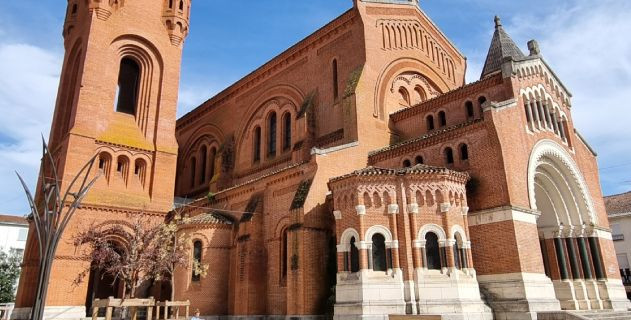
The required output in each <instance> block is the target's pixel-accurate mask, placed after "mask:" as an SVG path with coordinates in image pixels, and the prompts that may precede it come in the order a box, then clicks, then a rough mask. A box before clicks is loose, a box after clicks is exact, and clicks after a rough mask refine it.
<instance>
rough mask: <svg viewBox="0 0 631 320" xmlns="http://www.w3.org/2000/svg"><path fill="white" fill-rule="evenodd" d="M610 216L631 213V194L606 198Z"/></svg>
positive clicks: (606, 206)
mask: <svg viewBox="0 0 631 320" xmlns="http://www.w3.org/2000/svg"><path fill="white" fill-rule="evenodd" d="M605 208H606V209H607V214H608V215H610V216H611V215H615V214H621V213H631V192H627V193H622V194H617V195H613V196H608V197H605Z"/></svg>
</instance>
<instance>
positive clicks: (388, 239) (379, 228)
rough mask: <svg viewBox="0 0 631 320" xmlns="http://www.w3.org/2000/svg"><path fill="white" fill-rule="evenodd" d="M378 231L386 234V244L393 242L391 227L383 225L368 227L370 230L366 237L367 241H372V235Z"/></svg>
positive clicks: (367, 231)
mask: <svg viewBox="0 0 631 320" xmlns="http://www.w3.org/2000/svg"><path fill="white" fill-rule="evenodd" d="M377 233H380V234H381V235H383V236H384V238H386V246H390V245H391V244H392V233H391V232H390V229H388V228H386V227H384V226H382V225H374V226H372V227H370V228H368V230H366V236H365V238H364V239H366V241H371V240H370V239H372V236H374V235H375V234H377Z"/></svg>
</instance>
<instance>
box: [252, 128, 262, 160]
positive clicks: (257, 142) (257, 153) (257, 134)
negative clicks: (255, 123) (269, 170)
mask: <svg viewBox="0 0 631 320" xmlns="http://www.w3.org/2000/svg"><path fill="white" fill-rule="evenodd" d="M252 140H253V144H254V145H253V148H252V149H254V150H253V152H254V159H253V160H254V162H255V163H256V162H259V161H261V127H256V129H254V139H252Z"/></svg>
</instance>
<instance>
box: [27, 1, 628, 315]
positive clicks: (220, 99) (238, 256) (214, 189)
mask: <svg viewBox="0 0 631 320" xmlns="http://www.w3.org/2000/svg"><path fill="white" fill-rule="evenodd" d="M190 10H191V3H190V0H162V1H159V0H69V1H68V11H67V16H66V21H65V24H64V30H63V36H64V45H65V48H66V55H65V59H64V64H63V71H62V74H61V83H60V86H59V93H58V98H57V105H56V108H55V115H54V119H53V125H52V130H51V135H50V145H51V149H52V152H53V156H54V158H55V159H56V160H57V162H58V167H59V169H58V170H59V172H60V174H63V177H64V179H63V181H62V183H63V184H64V185H66V184H68V183H69V181H68V180H69V177H72V176H73V175H74V174H76V173H77V172H78V170H79V168H80V167H81V166H82V165H83V164H84V163H85V162H86V161H87V160H88V159H89V158H90V157H92V156H93V155H95V154H98V155H99V161H98V166H99V169H100V170H101V172H102V174H103V176H102V178H101V179H100V180H99V181H98V183H97V185H96V186H95V187H94V188H93V189H92V191H91V192H90V194H89V196H88V197H87V198H86V199H85V200H84V202H83V206H82V207H81V209H80V211H79V212H78V213H77V215H76V217H75V219H74V221H72V223H71V225H70V226H69V228H68V230H67V232H66V235H65V238H66V241H65V242H64V244H62V245H61V247H60V249H59V251H58V252H57V256H56V260H55V264H54V266H53V271H52V278H51V283H50V285H49V288H50V289H49V293H48V298H47V301H48V308H47V315H48V318H49V319H80V318H82V317H85V316H86V306H88V305H89V304H90V303H91V301H92V299H94V298H104V297H107V296H115V295H116V294H117V292H116V290H114V289H113V288H111V286H110V287H109V288H108V287H107V285H106V284H104V283H99V281H100V280H99V279H101V278H100V277H92V280H91V281H90V282H87V281H86V283H82V284H80V285H79V286H75V285H73V280H74V279H75V277H76V275H77V273H78V272H80V271H81V270H84V269H85V268H86V266H89V264H90V261H85V259H83V258H81V257H80V256H78V255H77V253H76V250H75V248H74V246H72V244H71V243H69V239H72V237H73V235H74V234H76V232H78V230H80V229H81V228H82V227H85V225H86V224H90V223H96V224H97V225H115V224H120V225H123V226H125V225H128V224H129V221H130V220H131V219H132V217H134V216H139V215H142V216H145V217H150V218H152V219H156V220H164V219H165V217H166V216H167V214H168V213H169V212H170V211H171V210H172V208H173V204H174V199H175V202H176V203H177V204H179V205H180V206H182V205H183V208H185V209H184V211H185V214H187V215H188V216H190V218H191V219H190V220H189V221H188V223H187V224H185V225H182V226H181V232H183V233H187V234H190V235H191V237H192V239H193V243H194V244H193V250H192V252H191V261H193V259H200V260H201V261H202V262H203V263H205V264H208V265H209V267H210V273H209V275H208V276H207V277H195V276H191V274H192V272H191V270H190V269H189V270H180V272H178V274H177V275H176V277H177V281H176V283H177V284H178V285H177V286H176V287H175V288H172V290H175V294H176V298H177V299H179V300H186V299H189V300H191V302H192V305H193V308H199V309H200V311H201V313H202V315H205V316H209V317H216V316H229V317H230V316H231V317H233V318H234V319H247V318H254V317H256V318H257V319H261V318H268V319H286V318H287V319H288V318H289V317H291V319H294V318H296V319H318V318H321V317H322V316H323V315H325V314H327V312H329V313H330V311H327V306H333V310H334V316H335V318H336V319H340V320H346V319H348V320H355V319H357V320H359V319H387V318H388V315H406V314H407V315H426V314H431V315H442V316H443V319H493V318H495V319H538V318H539V319H542V316H541V315H542V314H543V313H545V312H560V311H561V310H601V309H604V310H609V309H613V310H626V309H627V307H629V306H630V305H629V303H628V301H627V300H626V295H625V290H624V287H623V286H622V282H621V280H620V275H619V273H618V266H617V262H616V256H615V252H614V248H613V243H612V238H611V231H610V229H609V225H608V222H607V216H606V213H605V208H604V205H603V200H602V193H601V188H600V184H599V177H598V167H597V163H596V154H595V153H594V151H593V150H592V149H591V148H590V147H589V145H588V144H587V142H586V141H585V140H584V139H583V138H582V137H581V135H580V134H579V132H578V131H576V129H575V128H574V125H573V122H572V103H571V93H570V92H569V91H568V88H566V87H565V86H564V85H563V83H562V81H561V79H559V78H558V77H557V75H556V74H555V73H554V71H553V70H552V69H551V68H550V67H549V65H548V64H547V63H546V61H545V59H544V58H543V56H542V53H541V51H540V49H539V46H538V44H537V42H536V41H530V42H529V43H528V52H526V53H524V51H522V50H521V49H520V47H519V46H518V45H516V44H515V43H514V42H513V40H512V39H511V38H510V36H509V35H508V33H507V32H506V30H505V29H504V28H503V26H502V23H501V21H500V19H499V18H496V19H495V34H494V35H493V39H492V40H491V44H490V49H489V53H488V56H487V58H486V63H485V65H484V70H483V72H482V75H481V77H480V80H479V81H477V82H474V83H470V84H467V83H465V72H466V70H467V60H466V58H465V57H464V56H463V54H462V53H461V52H460V51H458V49H457V48H456V47H455V45H454V44H453V43H452V42H451V41H450V40H449V39H448V38H447V37H446V36H445V35H444V34H443V33H442V32H441V31H440V30H439V29H438V27H437V26H436V25H435V24H434V23H432V21H431V20H430V19H429V18H428V17H427V15H426V14H425V13H424V12H423V11H422V10H421V9H420V7H419V4H418V0H354V1H353V7H352V8H351V9H350V10H348V11H347V12H345V13H343V14H342V15H340V16H339V17H338V18H336V19H335V20H333V21H331V22H330V23H329V24H327V25H326V26H324V27H322V28H321V29H319V30H317V31H315V32H314V33H313V34H311V35H310V36H308V37H307V38H305V39H304V40H302V41H300V42H298V43H297V44H295V45H294V46H292V47H291V48H289V49H287V50H286V51H285V52H283V53H281V54H280V55H278V56H277V57H275V58H274V59H272V60H271V61H269V62H267V63H266V64H264V65H263V66H261V67H260V68H258V69H257V70H254V71H253V72H252V73H250V74H249V75H248V76H246V77H245V78H243V79H241V80H239V81H238V82H236V83H234V84H233V85H231V86H230V87H228V88H227V89H225V90H224V91H222V92H221V93H219V94H217V95H216V96H215V97H213V98H211V99H210V100H208V101H206V102H205V103H203V104H202V105H200V106H199V107H197V108H196V109H194V110H193V111H191V112H190V113H188V114H186V115H185V116H183V117H182V118H180V119H176V105H177V99H178V96H177V95H178V86H179V78H180V65H181V57H182V49H183V46H184V41H185V38H186V36H187V34H188V32H189V16H190ZM489 22H490V23H489V27H492V24H491V21H489ZM209 195H210V196H209ZM35 251H37V250H36V241H35V239H34V238H33V237H30V238H29V244H28V247H27V258H26V259H25V261H24V269H23V270H24V272H23V274H22V277H21V279H20V288H19V291H18V300H17V305H16V307H18V310H17V311H16V313H15V315H16V319H19V318H20V315H26V314H28V307H30V305H31V303H32V300H33V294H34V292H35V284H36V279H37V276H36V275H37V263H36V260H34V259H33V258H34V257H35V256H36V252H35ZM101 282H103V281H101ZM147 294H148V293H147ZM23 318H24V317H23ZM546 319H551V318H546Z"/></svg>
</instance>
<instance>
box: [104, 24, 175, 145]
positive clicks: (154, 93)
mask: <svg viewBox="0 0 631 320" xmlns="http://www.w3.org/2000/svg"><path fill="white" fill-rule="evenodd" d="M110 49H111V52H112V54H113V55H114V57H113V59H112V61H120V60H121V59H123V58H129V59H132V60H134V61H135V62H136V63H137V64H138V65H139V67H140V83H139V85H138V94H137V110H136V114H135V118H136V123H137V124H138V127H139V128H140V130H141V131H142V133H143V135H144V136H145V137H148V135H149V134H151V133H152V132H153V131H152V130H150V128H148V124H149V123H152V122H157V117H158V114H159V113H160V112H159V110H149V108H150V107H151V106H156V105H157V106H159V105H160V104H159V103H158V101H160V100H161V96H160V95H161V90H160V88H161V86H162V81H163V70H164V62H163V59H162V56H161V55H160V51H159V50H158V49H157V48H156V47H155V46H154V45H153V44H152V43H151V41H149V40H147V39H145V38H143V37H141V36H138V35H132V34H127V35H122V36H120V37H118V38H116V39H114V41H112V43H111V44H110ZM116 80H117V79H116ZM116 80H113V81H116ZM115 87H116V84H113V85H112V103H110V104H109V105H114V103H115V101H114V98H115ZM150 117H155V118H156V119H154V121H150V119H149V118H150Z"/></svg>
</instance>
